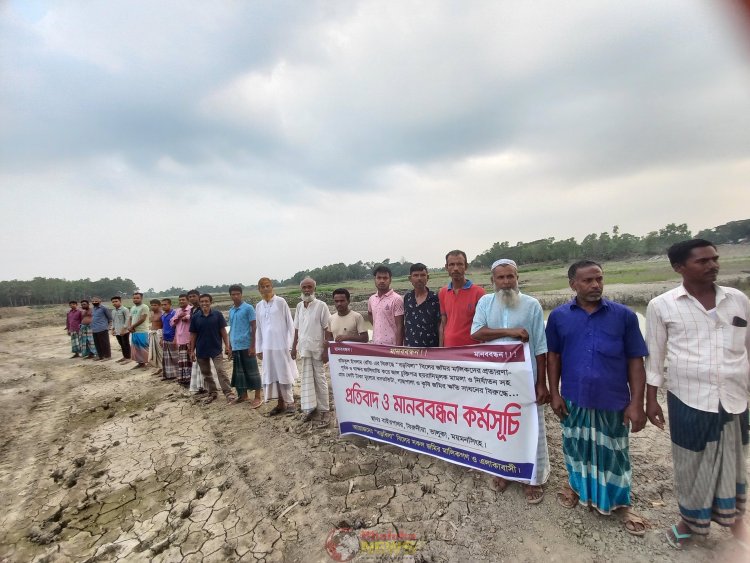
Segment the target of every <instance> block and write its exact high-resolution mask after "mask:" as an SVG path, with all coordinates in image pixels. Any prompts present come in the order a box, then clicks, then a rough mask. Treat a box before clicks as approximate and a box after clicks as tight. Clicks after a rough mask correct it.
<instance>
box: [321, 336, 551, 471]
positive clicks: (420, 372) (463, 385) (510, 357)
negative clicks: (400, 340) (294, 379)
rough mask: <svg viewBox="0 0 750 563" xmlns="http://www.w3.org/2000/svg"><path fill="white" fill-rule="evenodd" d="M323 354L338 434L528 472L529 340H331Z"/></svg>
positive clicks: (531, 415)
mask: <svg viewBox="0 0 750 563" xmlns="http://www.w3.org/2000/svg"><path fill="white" fill-rule="evenodd" d="M329 358H330V370H331V382H332V384H333V395H334V400H335V403H336V412H337V417H338V420H339V428H340V431H341V433H342V434H359V435H361V436H364V437H366V438H370V439H373V440H378V441H381V442H387V443H389V444H393V445H395V446H399V447H401V448H404V449H407V450H411V451H414V452H418V453H423V454H427V455H431V456H434V457H437V458H440V459H443V460H445V461H449V462H451V463H456V464H459V465H464V466H466V467H472V468H474V469H479V470H481V471H486V472H487V473H491V474H493V475H499V476H502V477H505V478H507V479H513V480H517V481H528V480H530V479H532V478H533V476H534V474H535V470H536V468H535V460H536V447H537V439H538V424H539V423H538V418H537V411H536V403H535V399H536V397H535V393H534V381H533V372H532V368H531V361H532V358H530V357H529V347H528V344H523V343H521V342H503V343H502V344H484V345H477V346H460V347H456V348H404V347H395V346H379V345H377V344H357V343H353V342H340V343H336V342H331V343H330V348H329Z"/></svg>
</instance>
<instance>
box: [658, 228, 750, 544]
mask: <svg viewBox="0 0 750 563" xmlns="http://www.w3.org/2000/svg"><path fill="white" fill-rule="evenodd" d="M667 255H668V256H669V262H670V263H671V264H672V268H673V269H674V271H675V272H677V273H678V274H680V275H681V276H682V284H681V285H679V286H678V287H676V288H675V289H672V290H670V291H667V292H666V293H664V294H662V295H659V296H658V297H655V298H654V299H652V300H651V302H650V303H649V304H648V310H647V312H646V326H647V330H646V334H647V336H648V339H647V342H648V349H649V352H650V355H649V357H648V361H647V363H646V376H647V383H648V387H647V391H646V414H647V415H648V418H649V420H650V421H651V422H652V423H653V424H655V425H656V426H658V427H659V428H662V429H663V428H664V415H663V413H662V410H661V407H660V406H659V403H658V402H657V397H656V393H657V390H658V388H659V387H661V386H662V385H663V384H664V382H665V380H666V384H667V385H666V386H667V390H668V392H667V408H668V410H669V434H670V438H671V440H672V460H673V464H674V483H675V496H676V497H677V504H678V507H679V510H680V517H681V518H680V521H679V522H678V523H677V524H675V525H673V526H672V527H671V528H669V529H668V530H666V535H667V541H668V542H669V544H670V545H671V546H672V547H674V548H676V549H682V547H683V545H684V544H685V543H686V542H689V541H690V539H691V537H692V536H702V537H705V536H706V535H708V531H709V528H710V526H711V521H714V522H716V523H717V524H719V525H720V526H725V527H728V528H730V529H731V531H732V534H733V535H734V537H735V538H736V539H737V540H738V541H739V542H741V543H742V544H743V546H744V547H746V548H747V545H748V543H750V539H749V538H750V534H749V533H748V529H747V526H745V524H744V523H743V517H744V515H745V503H746V501H747V461H746V460H747V456H748V409H747V406H748V387H749V385H748V383H749V381H750V363H748V354H749V353H750V333H749V332H748V329H747V321H748V318H750V300H748V298H747V296H746V295H745V294H744V293H742V292H741V291H739V290H737V289H734V288H731V287H722V286H720V285H717V284H716V277H717V275H718V273H719V254H718V253H717V251H716V247H715V246H714V245H713V244H712V243H710V242H709V241H707V240H703V239H692V240H687V241H682V242H678V243H676V244H674V245H672V246H671V247H670V248H669V250H668V251H667ZM665 359H666V361H667V370H666V371H667V373H666V375H665V373H664V360H665Z"/></svg>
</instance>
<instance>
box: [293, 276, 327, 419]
mask: <svg viewBox="0 0 750 563" xmlns="http://www.w3.org/2000/svg"><path fill="white" fill-rule="evenodd" d="M299 287H300V289H301V290H302V300H301V301H300V302H299V303H298V304H297V310H296V311H295V314H294V342H293V343H292V358H294V359H295V360H296V359H297V356H299V357H300V359H301V360H302V385H301V389H300V407H301V408H302V412H303V413H304V414H305V417H304V422H309V421H311V420H312V419H313V416H315V414H316V412H319V413H320V415H321V420H320V422H321V424H323V425H325V426H327V425H328V422H329V417H330V414H329V411H330V405H329V403H328V382H327V381H326V370H325V364H326V362H328V348H327V346H326V329H327V328H328V322H329V320H330V318H331V313H330V311H329V310H328V305H326V304H325V303H323V301H321V300H320V299H316V298H315V287H316V283H315V280H314V279H312V278H309V277H308V278H305V279H303V280H302V281H301V282H300V284H299Z"/></svg>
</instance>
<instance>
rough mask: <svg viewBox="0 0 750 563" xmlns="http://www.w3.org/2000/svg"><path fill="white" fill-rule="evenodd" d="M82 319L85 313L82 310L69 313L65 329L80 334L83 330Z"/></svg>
mask: <svg viewBox="0 0 750 563" xmlns="http://www.w3.org/2000/svg"><path fill="white" fill-rule="evenodd" d="M82 318H83V313H82V312H81V310H80V309H76V310H75V311H74V310H72V309H71V310H70V311H68V318H67V320H66V321H65V328H66V329H68V332H78V331H79V330H80V329H81V319H82Z"/></svg>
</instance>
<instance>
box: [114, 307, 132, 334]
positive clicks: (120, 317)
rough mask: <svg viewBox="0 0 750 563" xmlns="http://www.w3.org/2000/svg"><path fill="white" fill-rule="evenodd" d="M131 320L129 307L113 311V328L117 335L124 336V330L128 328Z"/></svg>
mask: <svg viewBox="0 0 750 563" xmlns="http://www.w3.org/2000/svg"><path fill="white" fill-rule="evenodd" d="M129 320H130V311H129V310H128V308H127V307H120V308H119V309H112V328H113V329H114V330H115V334H122V329H123V328H125V327H126V326H128V321H129Z"/></svg>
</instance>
